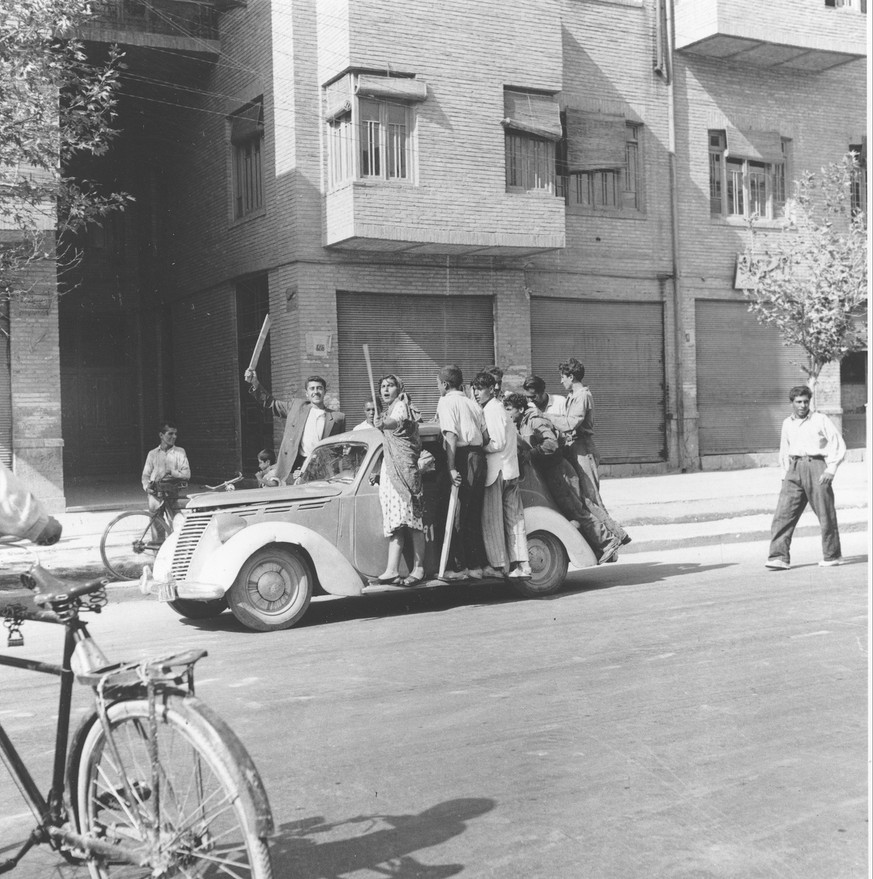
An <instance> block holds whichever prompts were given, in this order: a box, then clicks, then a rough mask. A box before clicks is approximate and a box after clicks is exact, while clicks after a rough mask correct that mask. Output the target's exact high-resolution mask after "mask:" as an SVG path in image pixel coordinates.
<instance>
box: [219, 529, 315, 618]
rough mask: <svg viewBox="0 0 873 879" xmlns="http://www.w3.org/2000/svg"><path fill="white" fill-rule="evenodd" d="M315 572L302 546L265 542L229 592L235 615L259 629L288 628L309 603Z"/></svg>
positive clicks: (299, 616) (249, 560) (245, 565)
mask: <svg viewBox="0 0 873 879" xmlns="http://www.w3.org/2000/svg"><path fill="white" fill-rule="evenodd" d="M314 580H315V576H314V574H313V573H312V569H311V567H310V565H309V562H308V560H307V559H306V558H305V557H304V555H303V553H302V552H300V550H298V549H295V548H293V547H288V546H265V547H264V548H263V549H259V550H258V551H257V552H255V553H253V554H252V555H251V557H250V558H249V559H248V560H247V561H246V563H245V564H244V565H243V566H242V568H240V572H239V574H238V575H237V578H236V580H234V582H233V586H231V587H230V591H229V592H228V593H227V598H228V604H229V605H230V609H231V611H232V613H233V615H234V616H235V617H236V618H237V619H238V620H239V621H240V622H241V623H242V624H243V625H244V626H248V628H250V629H255V630H256V631H258V632H270V631H272V630H274V629H288V628H290V627H291V626H293V625H294V624H295V623H297V622H299V621H300V619H301V618H302V617H303V614H305V613H306V609H307V608H308V607H309V601H310V599H311V598H312V587H313V583H314Z"/></svg>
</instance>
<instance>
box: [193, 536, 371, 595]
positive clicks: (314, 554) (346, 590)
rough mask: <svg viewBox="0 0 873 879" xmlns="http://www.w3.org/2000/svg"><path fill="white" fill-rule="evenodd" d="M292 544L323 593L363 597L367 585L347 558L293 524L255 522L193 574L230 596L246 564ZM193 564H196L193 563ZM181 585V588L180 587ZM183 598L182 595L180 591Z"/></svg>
mask: <svg viewBox="0 0 873 879" xmlns="http://www.w3.org/2000/svg"><path fill="white" fill-rule="evenodd" d="M273 543H288V544H291V545H292V546H299V547H301V548H302V549H304V550H305V551H306V552H307V553H308V555H309V557H310V559H312V565H313V567H314V569H315V576H316V577H317V578H318V581H319V583H320V584H321V587H322V589H324V591H325V592H329V593H330V594H331V595H360V594H361V593H362V591H363V581H362V580H361V577H360V575H359V574H358V572H357V571H356V570H355V569H354V568H353V567H352V566H351V565H350V564H349V562H348V561H347V560H346V558H345V556H344V555H343V554H342V553H341V552H340V551H339V550H338V549H337V548H336V547H335V546H334V545H333V544H332V543H331V542H330V541H329V540H326V539H325V538H324V537H322V536H321V535H320V534H317V533H316V532H315V531H312V530H311V529H309V528H306V527H304V526H303V525H296V524H294V523H291V522H278V521H277V522H254V523H252V524H250V525H247V526H246V527H245V528H243V529H242V530H241V531H238V532H237V533H236V534H234V535H233V536H232V537H231V538H229V539H228V540H227V541H226V542H225V543H223V544H220V545H219V546H218V547H216V548H214V549H213V550H212V552H210V554H209V557H208V558H207V559H206V560H205V561H204V562H203V563H202V565H199V566H198V570H197V571H196V573H195V572H190V573H191V575H192V576H191V579H192V580H195V581H197V582H200V583H216V584H220V585H221V586H222V587H223V588H224V591H225V592H226V591H227V590H228V589H230V587H231V586H232V585H233V581H234V580H236V576H237V574H238V573H239V571H240V568H242V566H243V564H244V563H245V562H246V560H247V559H248V558H249V557H250V556H251V555H252V553H254V552H257V551H258V550H259V549H261V548H262V547H264V546H269V545H270V544H273ZM192 561H193V560H192ZM180 585H181V584H180ZM179 594H180V596H181V595H182V591H181V590H180V593H179Z"/></svg>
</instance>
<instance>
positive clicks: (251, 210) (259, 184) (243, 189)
mask: <svg viewBox="0 0 873 879" xmlns="http://www.w3.org/2000/svg"><path fill="white" fill-rule="evenodd" d="M255 109H257V113H258V119H257V121H256V123H255V125H254V130H253V131H252V132H251V134H249V135H248V136H246V137H244V138H241V139H234V137H233V125H234V120H235V119H238V118H240V117H242V116H243V115H244V114H246V113H251V112H252V111H253V110H255ZM229 128H230V164H231V220H232V222H234V223H240V222H244V221H245V220H249V219H251V218H252V217H258V216H261V215H262V214H263V213H264V212H265V210H266V199H265V193H264V102H263V99H262V98H257V99H256V100H254V101H251V102H250V103H248V104H246V105H245V106H244V107H241V108H240V109H239V110H237V111H236V113H233V114H231V116H230V118H229Z"/></svg>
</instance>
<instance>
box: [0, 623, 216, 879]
mask: <svg viewBox="0 0 873 879" xmlns="http://www.w3.org/2000/svg"><path fill="white" fill-rule="evenodd" d="M19 619H20V620H21V621H24V620H35V621H37V622H45V623H53V624H57V625H62V626H64V627H65V630H66V631H65V636H64V647H63V661H62V664H61V665H54V664H52V663H46V662H41V661H39V660H34V659H18V658H17V657H14V656H9V655H7V654H0V665H2V666H7V667H10V668H20V669H23V670H24V671H32V672H39V673H41V674H48V675H55V676H57V677H60V679H61V687H60V695H59V698H58V723H57V729H56V733H55V756H54V765H53V767H52V781H51V787H50V789H49V793H48V797H47V798H46V797H43V795H42V794H41V793H40V791H39V788H38V787H37V785H36V782H35V781H34V779H33V776H32V775H31V773H30V770H29V769H28V768H27V766H26V764H25V763H24V760H23V759H22V758H21V755H20V754H19V753H18V750H17V749H16V747H15V744H14V743H13V742H12V740H11V739H10V738H9V736H8V734H7V733H6V730H5V729H4V728H3V725H2V724H0V752H2V754H3V756H4V757H5V758H6V761H7V765H8V766H9V768H10V769H11V771H12V773H13V775H14V777H15V778H16V780H17V781H18V783H19V785H20V788H21V790H22V791H23V792H24V795H25V799H26V800H28V801H29V804H30V805H31V806H32V808H33V809H34V811H35V812H36V813H37V815H38V816H39V823H38V824H37V826H36V827H35V828H34V830H33V831H32V832H31V834H30V837H29V838H28V840H27V841H26V842H25V843H24V845H23V847H22V848H21V850H20V851H19V852H18V853H17V854H16V855H15V856H14V857H13V858H10V859H9V860H7V861H5V862H0V873H5V872H7V871H9V870H12V869H13V868H14V867H15V866H16V865H17V864H18V862H19V861H20V860H21V859H22V857H24V855H25V854H26V853H27V852H28V851H29V850H30V849H31V848H32V847H33V846H34V845H37V844H39V843H43V842H49V843H50V844H51V845H52V847H53V848H55V849H59V845H60V843H66V844H67V845H69V846H71V847H74V848H79V849H81V850H83V851H88V852H92V853H94V854H100V855H105V856H107V857H111V858H114V859H120V860H123V861H126V862H127V863H134V864H139V863H141V862H140V860H139V858H138V856H137V853H136V851H135V850H132V849H130V848H125V847H123V846H118V845H113V844H111V843H107V842H103V841H101V840H98V839H93V838H89V839H85V838H84V837H83V836H81V835H80V834H78V833H76V832H75V831H72V830H67V829H64V827H63V825H64V824H65V823H66V822H67V821H68V817H69V816H68V815H67V811H66V808H65V806H64V790H65V787H66V785H65V780H66V779H65V772H66V767H67V760H68V756H69V744H70V711H71V708H72V699H73V684H74V683H75V679H76V674H75V673H74V671H73V670H72V667H71V666H72V659H73V654H74V652H75V649H76V645H77V644H78V643H79V642H81V641H86V640H87V641H92V642H93V638H91V635H90V633H89V632H88V626H87V624H86V623H84V622H82V621H81V620H80V619H79V618H78V617H77V616H74V617H73V618H71V619H62V618H61V617H59V616H57V615H56V614H55V613H54V612H51V611H49V612H46V611H36V612H33V611H25V612H23V613H21V614H20V616H19ZM95 644H96V642H95ZM205 653H206V651H205V650H204V651H193V652H192V653H190V654H181V655H180V656H181V657H182V659H181V660H180V661H177V662H176V665H182V666H185V667H186V668H185V671H183V672H182V673H181V674H176V675H174V676H173V680H174V682H181V681H186V682H187V691H188V692H189V693H191V694H193V692H194V677H193V665H194V663H195V662H197V660H198V659H199V658H200V657H201V656H202V655H205ZM172 659H176V657H173V658H168V660H167V662H168V663H169V666H168V667H172ZM186 660H187V661H186ZM140 665H141V664H140V663H116V664H113V665H111V666H108V667H107V668H106V669H105V670H103V673H101V672H96V673H94V674H93V675H85V678H87V679H89V682H91V683H93V684H94V685H95V686H96V689H97V700H98V701H97V711H96V716H97V721H96V722H99V723H101V724H102V725H103V727H104V729H105V730H106V735H107V742H108V744H109V747H110V748H113V749H114V748H115V744H114V737H113V735H112V729H111V726H110V723H109V719H108V717H107V715H106V703H105V699H104V695H103V692H102V691H103V689H104V684H105V683H106V681H107V680H109V679H110V678H111V677H115V676H118V677H119V678H122V680H120V681H119V683H118V684H117V685H116V686H117V688H118V690H119V691H125V692H126V693H128V694H129V693H130V692H131V690H132V689H133V690H136V691H137V692H138V693H139V694H140V695H144V696H147V698H148V699H149V701H150V707H151V708H152V710H154V705H155V699H156V697H157V695H158V694H160V693H163V692H166V691H167V690H168V686H167V684H166V682H164V681H161V680H160V679H154V680H149V681H148V682H143V681H142V679H140V678H139V676H138V674H137V673H136V671H137V670H138V669H139V668H140ZM131 672H132V673H133V674H128V673H131ZM98 681H99V684H98ZM110 689H112V688H110ZM151 727H152V728H151V730H150V737H149V738H150V741H149V747H150V750H152V753H151V756H152V760H153V763H152V769H153V773H154V774H153V777H152V784H153V785H157V783H158V779H157V771H158V770H157V760H156V754H155V753H154V751H153V748H154V732H155V731H154V717H152V722H151ZM116 756H117V755H116ZM71 793H72V792H71ZM157 805H158V798H157V797H156V798H155V808H157ZM155 817H156V818H157V817H158V816H155Z"/></svg>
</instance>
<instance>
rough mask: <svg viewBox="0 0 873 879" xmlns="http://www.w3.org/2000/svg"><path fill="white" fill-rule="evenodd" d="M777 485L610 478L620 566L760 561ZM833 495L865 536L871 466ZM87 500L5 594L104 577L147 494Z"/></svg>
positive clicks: (707, 477) (701, 477)
mask: <svg viewBox="0 0 873 879" xmlns="http://www.w3.org/2000/svg"><path fill="white" fill-rule="evenodd" d="M780 482H781V473H780V471H779V468H778V467H761V468H756V469H751V470H729V471H710V472H706V473H676V474H669V475H666V476H637V477H627V478H610V479H604V480H603V483H602V485H601V490H602V494H603V499H604V501H605V502H606V505H607V507H608V508H609V511H610V513H611V514H612V515H613V516H614V517H615V518H616V519H617V520H618V521H619V522H621V523H622V524H623V525H624V526H625V528H626V529H627V531H628V533H629V534H630V536H631V538H632V543H630V544H629V545H627V546H625V547H623V548H622V550H621V556H622V558H626V557H627V556H629V555H631V554H633V553H640V552H651V551H653V550H666V549H678V548H681V547H684V546H689V547H690V546H701V545H704V544H717V543H738V542H745V541H761V542H762V544H764V545H763V546H762V547H761V553H762V556H763V555H764V553H766V542H767V541H768V540H769V538H770V521H771V519H772V516H773V511H774V509H775V507H776V499H777V497H778V495H779V485H780ZM834 493H835V495H836V501H837V514H838V517H839V523H840V530H841V531H842V532H845V533H848V532H850V531H865V530H866V529H867V526H868V516H869V508H868V504H869V493H870V489H869V474H868V465H867V464H866V463H865V462H849V463H845V464H843V465H842V466H841V467H840V469H839V470H838V471H837V477H836V479H835V480H834ZM80 499H82V500H84V499H85V498H84V497H83V496H80ZM90 500H91V504H92V505H93V506H92V508H90V509H89V508H86V506H88V505H86V504H81V505H79V506H77V507H71V508H69V509H68V511H67V512H66V513H64V514H63V515H61V516H59V519H60V520H61V522H62V524H63V526H64V536H63V538H62V540H61V542H60V543H59V544H58V545H57V546H56V547H46V548H38V549H37V548H35V547H34V548H31V547H28V546H24V545H22V546H20V547H18V546H5V547H0V590H4V589H5V590H8V589H10V588H15V587H16V586H17V578H18V574H19V573H20V572H21V571H24V570H26V568H27V567H28V566H29V564H30V562H31V560H32V558H33V552H34V550H36V552H37V553H38V555H39V558H40V560H41V561H42V563H43V564H44V565H45V566H46V567H49V568H51V569H52V571H53V572H54V573H55V574H57V575H58V576H60V577H65V576H66V577H71V578H72V579H76V580H87V579H92V578H95V577H100V576H102V575H103V574H104V570H103V566H102V564H101V562H100V553H99V549H98V546H99V542H100V535H101V534H102V533H103V529H104V528H105V527H106V525H107V524H108V523H109V522H110V521H111V520H112V519H113V518H114V517H115V516H117V515H118V511H119V510H123V509H136V508H137V507H140V506H141V505H142V504H141V502H142V489H141V488H140V487H139V486H131V487H127V486H115V487H114V488H113V487H112V486H111V485H104V486H102V487H97V488H96V489H95V490H94V491H93V492H92V494H91V497H90ZM93 507H98V508H99V509H94V508H93ZM795 533H796V534H797V535H798V536H807V535H814V534H818V533H819V530H818V520H817V519H816V518H815V516H814V514H813V513H812V511H811V510H807V511H806V512H805V513H804V515H803V517H802V518H801V520H800V523H799V525H798V528H797V531H796V532H795Z"/></svg>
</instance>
